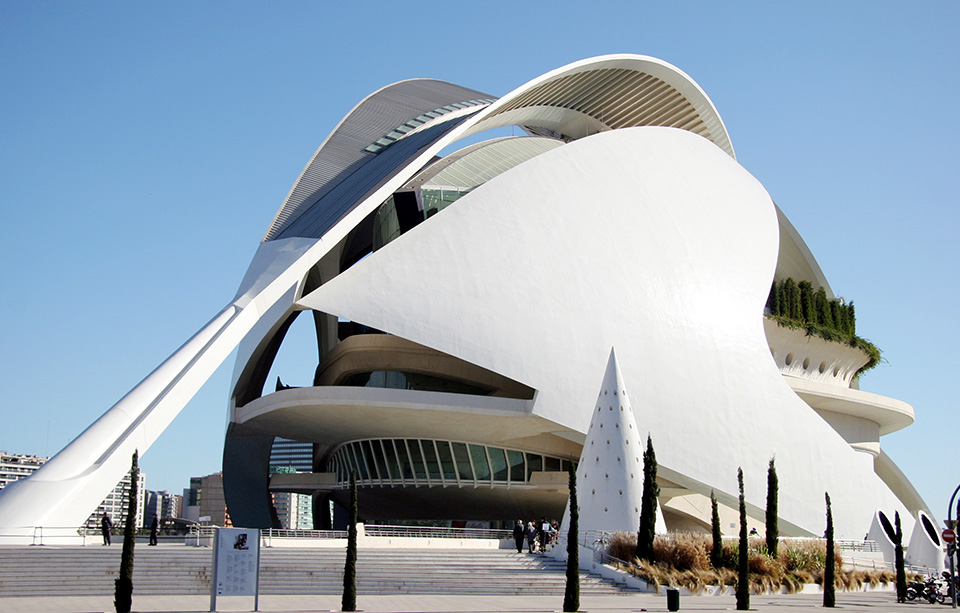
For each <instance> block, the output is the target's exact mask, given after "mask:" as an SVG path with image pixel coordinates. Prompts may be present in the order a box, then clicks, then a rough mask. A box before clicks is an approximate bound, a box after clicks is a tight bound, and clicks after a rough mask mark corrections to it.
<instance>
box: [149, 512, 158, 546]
mask: <svg viewBox="0 0 960 613" xmlns="http://www.w3.org/2000/svg"><path fill="white" fill-rule="evenodd" d="M158 532H160V520H159V519H157V514H156V513H154V514H153V521H151V522H150V544H151V545H156V544H157V533H158Z"/></svg>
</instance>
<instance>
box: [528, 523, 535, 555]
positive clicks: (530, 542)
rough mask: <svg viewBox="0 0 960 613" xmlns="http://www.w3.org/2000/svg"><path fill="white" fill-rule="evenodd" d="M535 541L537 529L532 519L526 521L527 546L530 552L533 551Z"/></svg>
mask: <svg viewBox="0 0 960 613" xmlns="http://www.w3.org/2000/svg"><path fill="white" fill-rule="evenodd" d="M536 543H537V529H536V527H535V526H534V525H533V522H532V521H528V522H527V547H528V549H529V552H530V553H533V548H534V546H535V545H536Z"/></svg>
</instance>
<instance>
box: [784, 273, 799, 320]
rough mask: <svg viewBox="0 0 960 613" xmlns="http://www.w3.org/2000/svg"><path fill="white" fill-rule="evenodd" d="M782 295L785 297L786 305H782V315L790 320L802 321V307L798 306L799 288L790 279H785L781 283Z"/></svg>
mask: <svg viewBox="0 0 960 613" xmlns="http://www.w3.org/2000/svg"><path fill="white" fill-rule="evenodd" d="M783 293H784V294H785V295H786V298H787V303H786V304H785V305H784V307H783V310H784V313H783V314H784V315H786V316H787V317H789V318H790V319H795V320H797V321H800V320H802V319H803V307H801V305H800V288H799V287H797V282H796V281H794V280H793V279H792V278H787V280H786V281H784V282H783Z"/></svg>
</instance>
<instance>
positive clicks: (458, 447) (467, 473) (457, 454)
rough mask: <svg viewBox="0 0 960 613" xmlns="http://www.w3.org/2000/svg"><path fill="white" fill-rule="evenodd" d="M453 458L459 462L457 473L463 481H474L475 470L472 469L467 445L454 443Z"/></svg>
mask: <svg viewBox="0 0 960 613" xmlns="http://www.w3.org/2000/svg"><path fill="white" fill-rule="evenodd" d="M452 446H453V457H454V458H455V459H456V461H457V471H458V472H459V473H460V479H461V480H463V481H473V469H472V468H470V455H469V452H468V451H467V445H466V443H452Z"/></svg>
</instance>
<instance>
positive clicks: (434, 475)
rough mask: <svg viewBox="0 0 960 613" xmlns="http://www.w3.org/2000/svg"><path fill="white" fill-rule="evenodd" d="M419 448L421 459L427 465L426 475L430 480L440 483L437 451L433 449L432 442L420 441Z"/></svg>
mask: <svg viewBox="0 0 960 613" xmlns="http://www.w3.org/2000/svg"><path fill="white" fill-rule="evenodd" d="M420 448H421V449H423V459H424V460H425V461H426V463H427V474H428V475H430V478H431V479H434V480H436V481H440V462H439V461H437V450H436V449H434V447H433V441H420Z"/></svg>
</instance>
